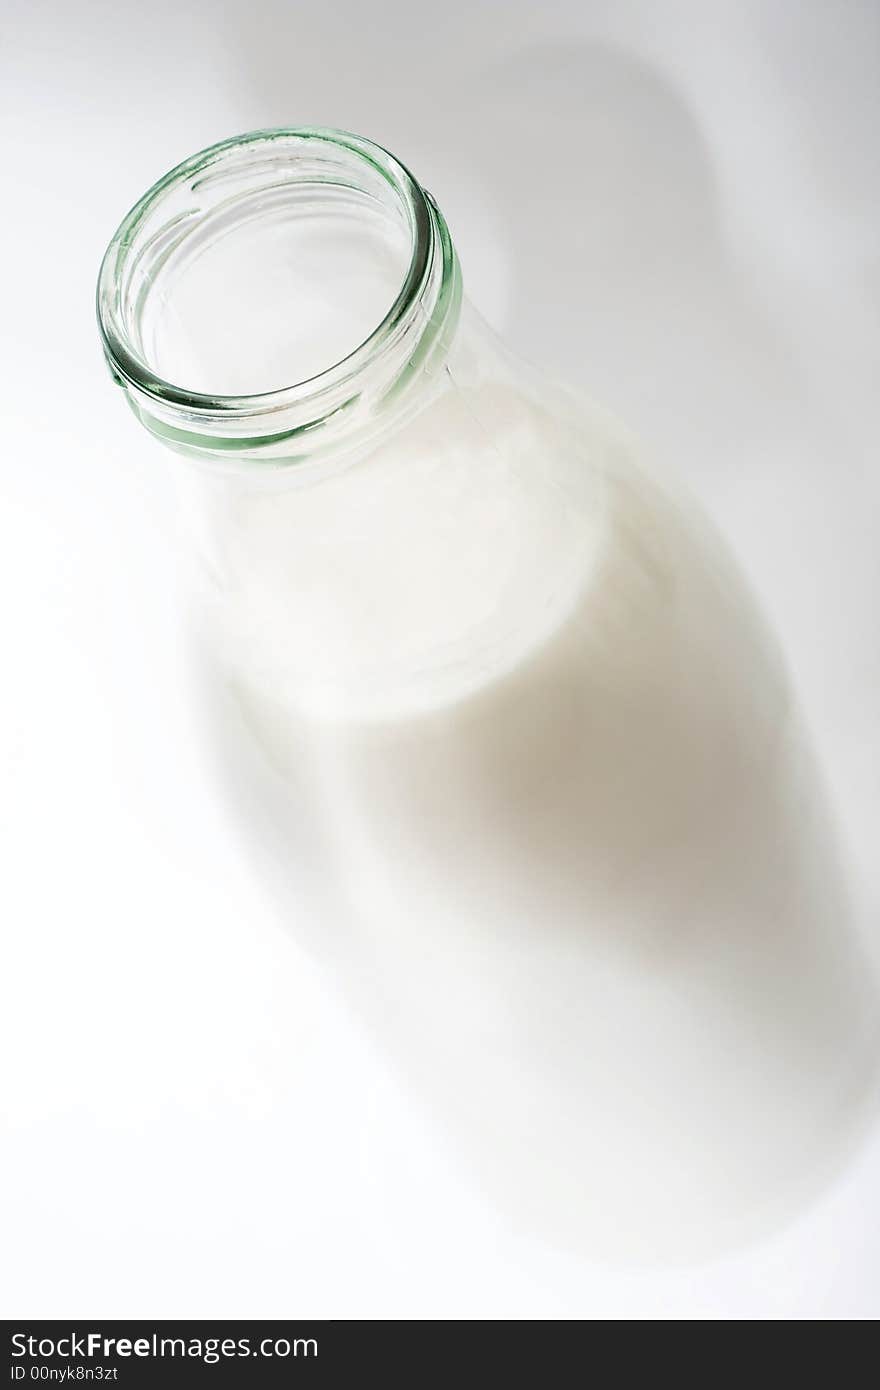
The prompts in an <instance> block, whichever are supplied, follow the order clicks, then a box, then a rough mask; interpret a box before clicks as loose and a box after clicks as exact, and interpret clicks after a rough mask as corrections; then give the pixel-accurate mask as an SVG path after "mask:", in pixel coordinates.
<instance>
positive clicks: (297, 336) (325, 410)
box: [98, 130, 456, 436]
mask: <svg viewBox="0 0 880 1390" xmlns="http://www.w3.org/2000/svg"><path fill="white" fill-rule="evenodd" d="M453 268H454V256H453V253H452V250H451V246H450V245H449V242H448V234H447V233H446V229H445V224H443V221H442V218H441V217H440V214H439V213H438V211H437V209H436V207H435V206H434V204H433V203H432V202H431V200H430V199H429V198H428V197H427V195H426V194H425V193H424V192H423V190H422V189H421V188H420V186H419V185H418V184H417V183H416V181H415V180H414V179H413V178H412V176H411V175H410V174H409V173H408V171H407V170H406V169H405V168H404V166H403V165H401V164H400V163H399V162H398V161H397V160H396V159H395V158H394V157H393V156H392V155H390V154H388V152H387V151H385V150H383V149H381V148H380V147H379V146H377V145H374V144H372V143H371V142H370V141H367V140H363V139H361V138H360V137H357V136H352V135H347V134H345V133H343V132H340V131H322V130H280V131H259V132H255V133H254V134H251V135H245V136H241V137H239V138H237V139H233V140H228V141H225V142H223V143H221V144H219V145H215V146H212V147H211V148H210V149H208V150H205V151H203V152H202V153H200V154H197V155H194V156H193V157H192V158H191V159H189V160H187V161H185V162H184V163H183V164H181V165H179V166H178V167H177V168H176V169H173V170H172V171H171V172H170V173H169V174H167V175H166V176H165V178H164V179H162V180H160V181H159V183H157V184H156V185H155V186H154V187H153V188H151V189H150V190H149V192H148V193H147V194H146V195H145V196H144V197H143V198H142V199H141V200H140V202H139V203H138V204H137V205H136V206H135V207H134V208H133V209H132V211H131V212H130V213H129V215H128V217H127V218H126V219H125V221H124V222H123V223H122V225H121V227H120V228H119V230H118V232H117V233H116V236H115V237H114V238H113V240H112V242H111V243H110V246H109V248H108V250H107V253H106V255H105V258H104V262H103V265H102V267H101V274H100V278H99V283H98V319H99V323H100V327H101V332H102V336H103V341H104V348H105V352H106V355H107V358H108V360H109V362H110V365H111V369H112V371H113V372H114V375H115V376H116V377H117V380H119V381H120V382H121V383H122V384H123V385H124V386H126V387H127V388H128V389H129V392H130V394H131V395H132V396H133V398H134V400H133V403H134V404H135V405H136V408H138V410H139V412H140V413H143V411H144V408H145V407H146V409H147V410H148V411H149V412H150V414H151V416H155V414H156V409H155V408H156V407H157V406H158V407H161V409H160V410H159V412H158V414H159V415H160V416H161V417H162V418H163V419H164V422H165V424H166V425H170V426H172V427H179V428H181V429H183V430H184V431H185V430H186V429H187V428H189V427H191V425H192V424H193V422H194V421H198V422H199V426H200V428H202V429H204V428H205V426H206V424H207V422H208V421H213V422H215V423H216V422H217V421H221V420H222V421H223V422H224V428H221V429H220V431H219V432H220V433H223V432H224V430H225V429H228V428H229V425H230V421H234V420H235V419H236V418H237V419H240V420H241V419H248V420H250V421H251V422H252V423H253V421H254V419H255V418H256V417H261V416H269V415H271V416H272V417H273V419H272V420H271V421H269V420H265V421H263V422H262V423H261V425H260V427H259V429H258V431H256V433H258V434H262V433H263V432H264V429H265V431H266V432H269V428H270V425H271V430H272V431H273V432H274V435H275V436H277V433H278V431H279V429H281V430H284V429H285V428H287V429H288V431H289V428H290V427H292V428H293V429H302V428H304V427H306V426H308V427H310V428H311V427H313V426H314V425H315V424H316V423H320V422H321V420H322V419H323V418H326V416H327V415H328V414H332V413H335V412H337V411H338V410H339V409H340V407H341V406H343V405H345V404H347V403H349V402H350V401H351V400H352V399H355V398H360V397H361V395H362V394H363V391H364V388H365V385H366V384H367V383H366V379H365V375H364V374H365V372H366V371H367V370H368V369H369V373H370V382H369V390H370V393H371V395H372V397H373V398H378V397H381V395H382V394H383V392H384V391H387V390H388V389H390V387H391V386H392V385H393V384H395V383H396V382H397V380H398V379H399V377H400V375H401V373H403V372H404V371H405V369H406V366H407V363H408V362H410V361H411V360H413V359H414V358H416V357H418V356H419V355H420V353H419V349H420V345H421V348H422V352H421V355H422V356H424V347H425V344H423V343H422V341H421V340H422V338H423V336H424V329H425V327H426V325H428V324H431V323H433V324H434V326H435V327H436V326H437V323H438V322H439V321H440V320H442V319H443V317H444V313H442V312H438V310H444V309H445V307H446V306H447V305H448V303H449V301H450V300H451V299H452V298H454V295H452V294H451V293H450V292H449V291H450V287H451V284H452V282H453V281H454V280H455V278H456V277H455V276H454V274H453ZM149 423H151V424H155V423H156V420H155V419H151V420H150V422H149ZM249 430H250V426H248V431H249ZM211 432H212V431H211V430H210V429H209V430H208V433H211ZM232 432H233V433H234V432H235V431H234V427H233V428H232ZM245 432H247V431H245Z"/></svg>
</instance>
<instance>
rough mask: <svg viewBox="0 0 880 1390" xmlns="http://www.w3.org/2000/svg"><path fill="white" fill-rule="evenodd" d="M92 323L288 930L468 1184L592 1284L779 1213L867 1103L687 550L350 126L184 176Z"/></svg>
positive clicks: (835, 941)
mask: <svg viewBox="0 0 880 1390" xmlns="http://www.w3.org/2000/svg"><path fill="white" fill-rule="evenodd" d="M98 317H99V323H100V329H101V334H102V338H103V345H104V350H105V353H106V356H107V360H108V362H109V364H110V369H111V372H112V374H113V377H114V378H115V380H116V381H117V382H118V384H119V385H121V386H122V387H123V389H124V391H125V394H126V396H127V399H128V401H129V403H130V405H131V406H132V408H133V410H134V412H135V414H136V415H137V416H138V418H139V419H140V421H141V422H142V424H143V425H145V426H146V428H147V429H148V430H150V431H151V432H152V433H153V434H154V435H156V437H157V438H158V439H159V440H160V441H161V442H163V443H165V444H167V445H169V446H170V447H171V448H172V449H174V450H176V451H177V453H179V454H181V455H183V456H185V458H186V459H187V460H188V461H189V463H188V465H185V464H183V463H181V465H180V469H179V483H180V489H181V497H182V501H183V503H184V507H185V513H186V516H187V517H188V519H189V522H190V530H191V536H192V550H193V554H194V556H195V558H196V565H195V567H194V568H195V573H196V576H197V581H198V582H197V584H196V586H195V590H196V603H195V606H194V612H195V614H196V617H195V631H196V634H197V637H198V647H199V650H200V652H201V654H202V658H203V663H204V667H205V669H206V670H208V671H209V673H210V674H209V679H208V687H209V688H210V689H211V690H213V691H214V692H215V694H216V695H217V696H218V698H220V696H221V692H222V701H225V705H224V708H225V709H226V710H227V711H228V714H227V718H226V721H225V723H224V724H223V741H224V746H225V747H228V746H231V744H230V740H231V739H232V738H235V739H238V738H241V740H242V741H243V742H242V746H245V744H248V746H249V747H250V748H251V749H252V756H253V766H254V767H255V768H256V767H260V768H261V769H262V772H261V774H260V775H261V776H263V775H264V782H263V786H264V794H265V800H264V804H265V806H266V807H268V808H269V810H268V813H267V814H266V815H265V819H264V821H263V833H265V834H266V835H272V836H274V837H275V841H276V846H275V853H276V857H277V856H280V857H281V858H282V859H284V860H285V861H286V862H288V863H289V865H290V866H291V876H292V879H293V880H294V881H295V884H296V891H297V893H299V895H300V902H301V903H305V904H308V906H307V907H305V908H302V907H301V908H300V910H299V912H298V920H299V921H300V923H302V924H303V927H302V929H303V930H304V931H307V930H308V928H309V926H310V927H311V934H310V936H309V941H310V944H311V946H312V948H313V949H314V950H316V951H317V952H319V953H320V954H322V955H323V956H324V958H325V959H326V960H327V962H328V963H329V964H330V965H331V966H332V968H333V969H335V970H336V971H337V972H338V976H339V979H340V981H341V982H342V984H343V986H344V987H345V988H346V989H347V991H348V992H349V996H350V998H351V999H352V1001H353V1003H354V1004H355V1005H356V1006H357V1007H358V1008H359V1009H360V1010H361V1012H362V1013H363V1015H364V1016H365V1017H366V1018H367V1019H368V1021H369V1023H370V1025H371V1026H372V1027H374V1028H375V1029H376V1030H377V1032H379V1033H380V1034H381V1035H382V1036H383V1038H384V1040H385V1043H386V1045H387V1046H388V1048H389V1049H390V1051H391V1053H392V1055H393V1056H394V1057H395V1058H396V1059H397V1061H398V1063H399V1065H400V1067H401V1069H402V1070H403V1071H405V1072H406V1073H407V1074H408V1076H409V1078H410V1081H411V1083H412V1085H413V1086H414V1087H415V1088H416V1089H417V1090H418V1091H419V1093H420V1094H421V1095H422V1096H423V1097H425V1098H426V1099H427V1100H428V1102H429V1103H430V1104H432V1105H433V1106H434V1108H435V1110H436V1111H437V1113H438V1115H439V1116H440V1117H441V1121H442V1127H443V1129H444V1131H445V1132H447V1133H448V1134H449V1135H450V1136H451V1138H452V1139H453V1140H454V1141H455V1142H456V1143H457V1145H458V1147H459V1150H460V1152H461V1154H462V1155H463V1156H464V1158H465V1159H466V1161H467V1163H468V1164H469V1165H470V1167H471V1169H472V1170H473V1171H475V1172H476V1173H477V1174H479V1175H480V1176H481V1177H482V1179H483V1181H484V1182H485V1185H486V1187H487V1190H488V1191H490V1192H491V1194H492V1197H493V1200H495V1201H496V1202H498V1203H500V1204H501V1205H502V1207H503V1209H504V1210H505V1211H506V1212H507V1213H508V1214H509V1215H510V1216H511V1217H512V1218H513V1217H514V1216H515V1218H516V1220H518V1221H522V1222H524V1223H526V1224H528V1225H530V1226H532V1227H534V1228H535V1229H537V1230H539V1231H540V1232H541V1233H543V1234H544V1235H548V1234H549V1235H550V1236H552V1237H553V1238H555V1239H559V1240H562V1241H564V1242H566V1243H574V1244H577V1245H583V1246H585V1247H586V1248H588V1249H590V1250H593V1251H599V1252H604V1253H605V1254H607V1255H609V1256H611V1257H612V1258H613V1257H617V1256H623V1257H628V1256H629V1255H635V1256H637V1257H638V1258H640V1259H641V1258H645V1257H649V1258H653V1257H659V1258H667V1257H676V1258H677V1257H680V1256H682V1255H685V1256H686V1255H689V1254H693V1253H704V1252H705V1251H706V1250H712V1249H715V1248H718V1247H719V1246H720V1245H723V1244H725V1243H728V1242H731V1241H738V1240H741V1239H743V1238H744V1237H746V1236H747V1235H748V1234H749V1233H750V1232H752V1231H758V1230H760V1229H763V1228H764V1227H765V1226H767V1225H768V1224H771V1223H772V1222H773V1221H775V1220H777V1219H778V1217H779V1216H780V1214H782V1213H783V1212H784V1211H785V1210H786V1209H787V1208H789V1207H790V1206H791V1205H792V1204H793V1203H794V1202H795V1201H797V1200H799V1199H800V1197H801V1196H802V1195H803V1193H804V1192H805V1191H806V1190H808V1189H809V1188H810V1186H811V1185H813V1184H814V1183H816V1182H817V1181H818V1180H819V1179H820V1178H821V1177H822V1176H823V1174H824V1173H825V1172H826V1171H827V1170H828V1169H829V1167H830V1166H832V1165H833V1164H834V1163H835V1162H836V1161H838V1160H839V1158H840V1156H841V1155H842V1154H843V1153H844V1152H845V1150H846V1146H847V1144H848V1143H849V1142H850V1141H851V1138H852V1136H853V1134H854V1133H855V1132H856V1129H857V1126H858V1122H859V1121H860V1120H861V1118H862V1117H863V1115H864V1113H865V1100H866V1098H867V1096H868V1095H869V1094H870V1089H871V1088H870V1087H869V1085H868V1082H869V1078H871V1077H872V1076H873V1059H874V1039H875V1032H876V1020H877V993H876V990H875V985H874V977H873V974H872V972H871V970H870V969H869V968H868V966H867V964H866V961H865V958H864V953H863V950H862V946H861V944H860V942H859V940H858V937H857V935H856V934H855V932H854V930H853V928H852V924H851V921H850V916H849V911H848V907H847V902H846V894H845V889H844V886H843V885H842V882H841V878H840V874H839V871H838V869H837V867H836V862H835V851H834V849H833V844H832V834H831V828H830V826H829V825H828V823H827V819H826V817H825V812H824V809H823V804H822V798H821V794H820V792H819V790H818V788H817V786H816V782H815V778H814V776H813V772H812V769H811V766H810V761H809V758H808V756H807V753H806V749H805V747H804V743H803V740H802V738H801V737H800V735H799V732H798V729H797V718H796V714H795V711H794V710H793V706H792V700H791V695H790V692H789V689H788V686H787V683H786V678H785V673H784V671H783V669H782V666H781V663H780V660H779V656H778V653H777V650H776V647H775V645H774V643H773V641H772V639H771V638H770V637H769V636H768V634H767V632H766V630H765V628H764V626H763V624H762V622H761V620H760V617H759V615H758V614H757V612H756V610H755V607H754V605H753V603H752V600H751V598H750V596H749V593H748V591H747V588H746V586H745V585H744V583H743V581H742V579H741V578H740V576H739V575H738V573H737V571H736V569H735V566H734V565H733V563H732V561H731V560H730V558H729V557H728V556H727V555H726V554H725V552H724V548H723V546H722V544H721V542H720V540H719V538H718V536H717V535H716V534H715V533H714V532H713V531H712V530H711V528H710V527H709V526H708V524H707V523H706V521H705V520H704V519H703V518H702V517H701V516H700V515H699V513H698V512H697V511H696V510H695V509H694V507H693V506H692V504H691V503H689V502H688V501H686V500H685V499H683V498H681V497H678V496H672V495H670V494H669V492H668V491H666V490H664V489H662V488H661V487H660V486H658V485H657V483H656V482H655V481H653V480H652V479H651V478H650V477H649V476H648V475H647V474H646V473H645V472H644V471H643V470H642V468H641V467H640V465H639V464H638V462H637V460H636V456H635V451H634V449H633V447H632V444H631V442H630V440H629V439H628V437H627V436H626V435H625V433H624V432H623V431H622V430H621V429H620V428H619V427H618V426H617V425H616V424H615V423H613V422H612V421H610V420H609V419H607V418H606V417H605V416H604V415H603V414H602V413H601V412H600V411H599V410H597V409H596V408H595V407H593V406H591V405H589V404H588V403H587V402H586V401H585V400H584V399H582V398H581V397H579V396H578V395H576V394H574V393H572V392H570V391H568V390H567V389H566V388H563V387H561V386H557V385H554V384H553V383H550V382H548V381H546V380H544V379H543V378H541V377H540V375H539V374H538V373H536V372H533V371H531V370H526V369H525V368H524V367H523V366H521V365H520V364H519V363H518V362H516V361H515V360H514V359H513V358H512V357H511V356H510V355H509V354H508V353H507V352H506V351H505V350H504V349H503V347H502V346H501V344H500V343H499V342H498V341H497V340H496V338H495V337H494V336H493V334H492V333H491V332H490V331H489V329H488V328H487V326H486V325H485V324H484V323H483V322H481V320H480V319H479V318H478V316H477V315H476V314H475V313H474V311H473V309H472V308H471V307H470V306H469V305H468V303H467V301H466V300H463V298H462V291H461V275H460V269H459V263H458V260H457V258H456V254H455V250H454V247H453V244H452V242H451V240H450V236H449V233H448V230H447V227H446V224H445V222H444V220H443V217H442V215H441V213H440V211H439V209H438V208H437V206H436V204H435V203H434V201H433V199H432V198H431V196H430V195H429V194H428V193H426V192H425V190H424V189H423V188H422V187H421V186H420V185H419V184H418V183H417V182H416V181H415V179H414V178H413V177H412V176H411V175H410V174H409V173H408V171H407V170H406V169H405V168H404V167H403V165H402V164H400V163H399V162H398V161H397V160H396V159H395V158H393V157H392V156H391V155H390V154H388V153H387V152H386V151H384V150H382V149H380V148H379V147H377V146H376V145H374V144H372V143H370V142H368V141H366V140H363V139H360V138H358V137H355V136H352V135H348V134H344V133H341V132H338V131H328V130H290V131H288V130H282V131H263V132H257V133H255V134H251V135H247V136H244V137H241V138H239V139H234V140H228V141H225V142H223V143H221V144H219V145H216V146H214V147H213V148H211V149H208V150H206V151H204V152H202V153H200V154H197V155H195V156H193V157H192V158H191V159H188V160H186V161H185V162H184V163H183V164H181V165H180V166H179V167H177V168H176V169H174V170H173V171H172V172H171V173H169V174H168V175H167V176H166V177H165V178H164V179H162V180H161V181H160V182H159V183H157V184H156V185H155V186H154V187H153V188H152V189H151V190H150V191H149V192H148V193H147V194H146V195H145V196H144V198H142V199H141V201H140V202H139V203H138V204H137V205H136V207H135V208H134V209H133V210H132V211H131V212H130V213H129V214H128V216H127V217H126V219H125V220H124V222H123V223H122V225H121V227H120V229H119V231H118V232H117V233H116V236H115V237H114V238H113V240H112V242H111V243H110V246H109V249H108V251H107V253H106V256H105V259H104V262H103V266H102V269H101V274H100V281H99V287H98ZM218 708H219V706H218ZM233 730H234V732H233ZM247 756H248V757H250V756H251V753H248V754H247Z"/></svg>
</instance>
